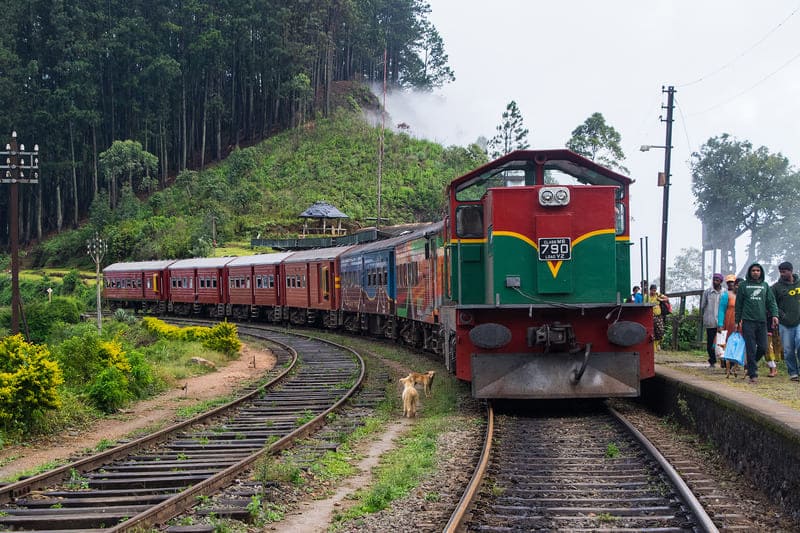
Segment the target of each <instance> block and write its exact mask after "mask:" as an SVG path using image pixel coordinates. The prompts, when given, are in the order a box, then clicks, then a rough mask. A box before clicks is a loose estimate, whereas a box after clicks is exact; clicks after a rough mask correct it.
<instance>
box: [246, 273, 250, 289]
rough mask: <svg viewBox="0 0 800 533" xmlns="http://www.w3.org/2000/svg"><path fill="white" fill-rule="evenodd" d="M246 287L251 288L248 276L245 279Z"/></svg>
mask: <svg viewBox="0 0 800 533" xmlns="http://www.w3.org/2000/svg"><path fill="white" fill-rule="evenodd" d="M245 287H246V288H248V289H249V288H250V276H247V277H246V278H245Z"/></svg>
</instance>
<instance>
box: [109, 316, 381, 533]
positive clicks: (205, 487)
mask: <svg viewBox="0 0 800 533" xmlns="http://www.w3.org/2000/svg"><path fill="white" fill-rule="evenodd" d="M265 329H266V330H267V331H273V332H275V333H281V334H285V335H292V336H296V337H304V338H307V339H313V340H316V341H319V342H325V343H327V344H330V345H332V346H336V347H338V348H341V349H344V350H346V351H349V352H350V353H351V354H353V355H354V356H355V358H356V360H357V361H358V363H359V365H360V367H361V371H360V373H359V377H358V379H357V380H356V382H355V384H354V385H353V386H352V387H350V389H349V390H348V391H347V393H345V394H344V395H343V396H342V398H341V399H340V400H339V401H337V402H336V403H335V404H334V405H332V406H331V407H329V408H328V409H326V410H325V411H323V412H322V413H320V414H319V415H317V416H316V417H314V418H313V419H312V420H310V421H309V422H307V423H306V424H304V425H302V426H300V427H299V428H297V429H296V430H294V431H292V432H291V433H289V434H287V435H286V436H284V437H282V438H281V439H279V440H277V441H275V442H274V443H273V444H271V445H270V446H268V447H266V448H262V449H261V450H259V451H257V452H256V453H253V454H251V455H250V456H248V457H246V458H244V459H242V460H241V461H239V462H238V463H236V464H234V465H232V466H230V467H228V468H226V469H225V470H223V471H221V472H219V473H218V474H216V475H214V476H212V477H209V478H208V479H206V480H204V481H202V482H200V483H198V484H196V485H193V486H192V487H190V488H188V489H187V490H185V491H182V492H180V493H178V494H177V495H175V496H173V497H171V498H169V499H168V500H165V501H163V502H161V503H160V504H158V505H156V506H154V507H151V508H150V509H148V510H147V511H144V512H142V513H140V514H138V515H135V516H133V517H131V518H130V519H128V520H126V521H125V522H123V523H121V524H118V525H117V526H115V527H113V528H110V529H108V532H109V533H118V532H119V533H122V532H128V531H137V532H138V531H141V530H142V528H147V527H150V526H153V525H156V524H163V523H165V522H166V521H167V520H169V519H170V518H173V517H175V516H177V515H179V514H180V513H182V512H184V511H186V510H188V509H190V508H192V507H194V505H195V504H196V502H197V497H198V496H210V495H212V494H214V493H215V492H217V491H218V490H219V489H221V488H223V487H226V486H228V485H230V483H231V482H232V481H233V480H234V479H235V478H236V477H237V476H239V475H240V474H241V473H242V472H243V471H245V470H246V469H247V468H248V467H249V466H250V465H252V464H253V463H255V462H256V461H257V460H258V459H260V458H261V457H262V456H264V455H266V454H273V453H277V452H279V451H281V450H284V449H286V448H288V447H289V446H290V445H291V444H292V442H294V441H295V440H297V439H300V438H303V437H306V436H308V435H309V434H311V433H312V432H314V431H316V430H317V429H318V428H319V427H321V426H322V425H324V423H325V417H326V416H328V414H330V413H331V412H333V411H335V410H336V409H338V408H339V407H340V406H342V405H343V404H344V402H346V401H348V400H349V399H350V397H351V396H352V395H353V394H355V392H356V391H357V390H358V389H359V388H360V387H361V385H362V383H363V381H364V376H365V375H366V365H365V364H364V360H363V358H362V357H361V355H359V354H358V352H356V351H355V350H353V349H352V348H349V347H346V346H342V345H340V344H336V343H334V342H330V341H327V340H324V339H320V338H318V337H312V336H310V335H305V334H300V333H287V332H283V331H276V330H273V329H271V328H265ZM271 341H272V342H276V343H278V344H282V345H283V343H280V342H279V341H275V340H271ZM287 348H288V346H287ZM293 351H294V350H293Z"/></svg>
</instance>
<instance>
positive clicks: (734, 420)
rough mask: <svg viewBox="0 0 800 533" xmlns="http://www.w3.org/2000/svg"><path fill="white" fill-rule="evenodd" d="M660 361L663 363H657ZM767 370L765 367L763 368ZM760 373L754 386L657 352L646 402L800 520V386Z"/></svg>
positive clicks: (698, 360)
mask: <svg viewBox="0 0 800 533" xmlns="http://www.w3.org/2000/svg"><path fill="white" fill-rule="evenodd" d="M659 359H660V362H659ZM762 366H763V362H762ZM766 374H767V372H766V369H764V370H763V371H762V370H761V369H759V375H760V376H762V377H760V378H759V382H758V383H757V384H755V385H751V384H749V383H748V380H746V379H742V375H743V372H742V370H741V369H740V371H739V373H738V377H736V378H734V377H733V376H731V377H726V375H725V371H724V370H723V369H721V368H719V367H715V368H710V367H709V365H708V363H706V362H705V360H704V358H702V357H700V356H691V359H687V357H686V356H683V355H677V354H672V353H667V354H659V356H658V358H657V364H656V376H655V377H653V378H651V379H648V380H645V381H643V382H642V396H641V399H642V401H643V402H644V403H645V404H646V405H647V406H648V407H649V408H650V409H652V410H654V411H655V412H657V413H659V414H661V415H663V416H669V417H670V418H671V419H672V420H674V421H676V422H678V423H680V424H681V425H684V426H686V427H689V428H690V429H692V430H694V431H695V432H697V434H698V435H700V436H701V438H702V439H704V440H706V441H708V442H709V443H711V444H713V445H714V446H715V448H716V449H717V450H718V453H720V454H721V455H722V456H723V457H725V458H726V460H727V461H728V462H729V463H730V464H731V465H732V466H733V467H734V468H735V469H736V470H737V471H739V472H740V473H741V474H743V475H744V476H746V477H748V478H749V479H750V480H751V481H752V482H753V483H755V484H756V485H758V486H760V487H763V489H764V491H765V492H766V493H767V494H768V495H769V497H770V498H771V499H772V500H773V501H775V502H777V503H779V504H780V505H781V506H782V507H783V508H784V509H785V511H786V512H787V513H788V514H790V515H792V516H793V518H794V519H796V520H797V519H799V518H800V385H799V384H798V383H797V382H792V381H790V380H789V378H788V377H787V376H786V372H785V370H784V371H783V374H782V375H779V376H777V377H775V378H767V377H766Z"/></svg>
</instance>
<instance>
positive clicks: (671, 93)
mask: <svg viewBox="0 0 800 533" xmlns="http://www.w3.org/2000/svg"><path fill="white" fill-rule="evenodd" d="M661 92H662V93H667V106H666V110H667V118H666V119H663V118H662V119H661V121H662V122H666V123H667V138H666V141H665V142H664V196H663V205H662V207H661V271H660V275H661V280H660V281H661V289H660V291H659V292H660V293H661V294H665V293H666V291H667V226H668V225H669V178H670V174H669V173H670V162H671V158H672V122H673V120H672V110H673V108H674V107H675V87H673V86H672V85H670V86H669V87H667V88H666V89H664V88H663V87H662V88H661ZM663 108H664V106H662V109H663Z"/></svg>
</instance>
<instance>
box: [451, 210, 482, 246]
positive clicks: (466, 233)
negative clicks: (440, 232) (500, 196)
mask: <svg viewBox="0 0 800 533" xmlns="http://www.w3.org/2000/svg"><path fill="white" fill-rule="evenodd" d="M456 235H458V236H459V237H462V238H473V239H475V238H480V237H483V206H481V205H461V206H459V207H458V210H457V211H456Z"/></svg>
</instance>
